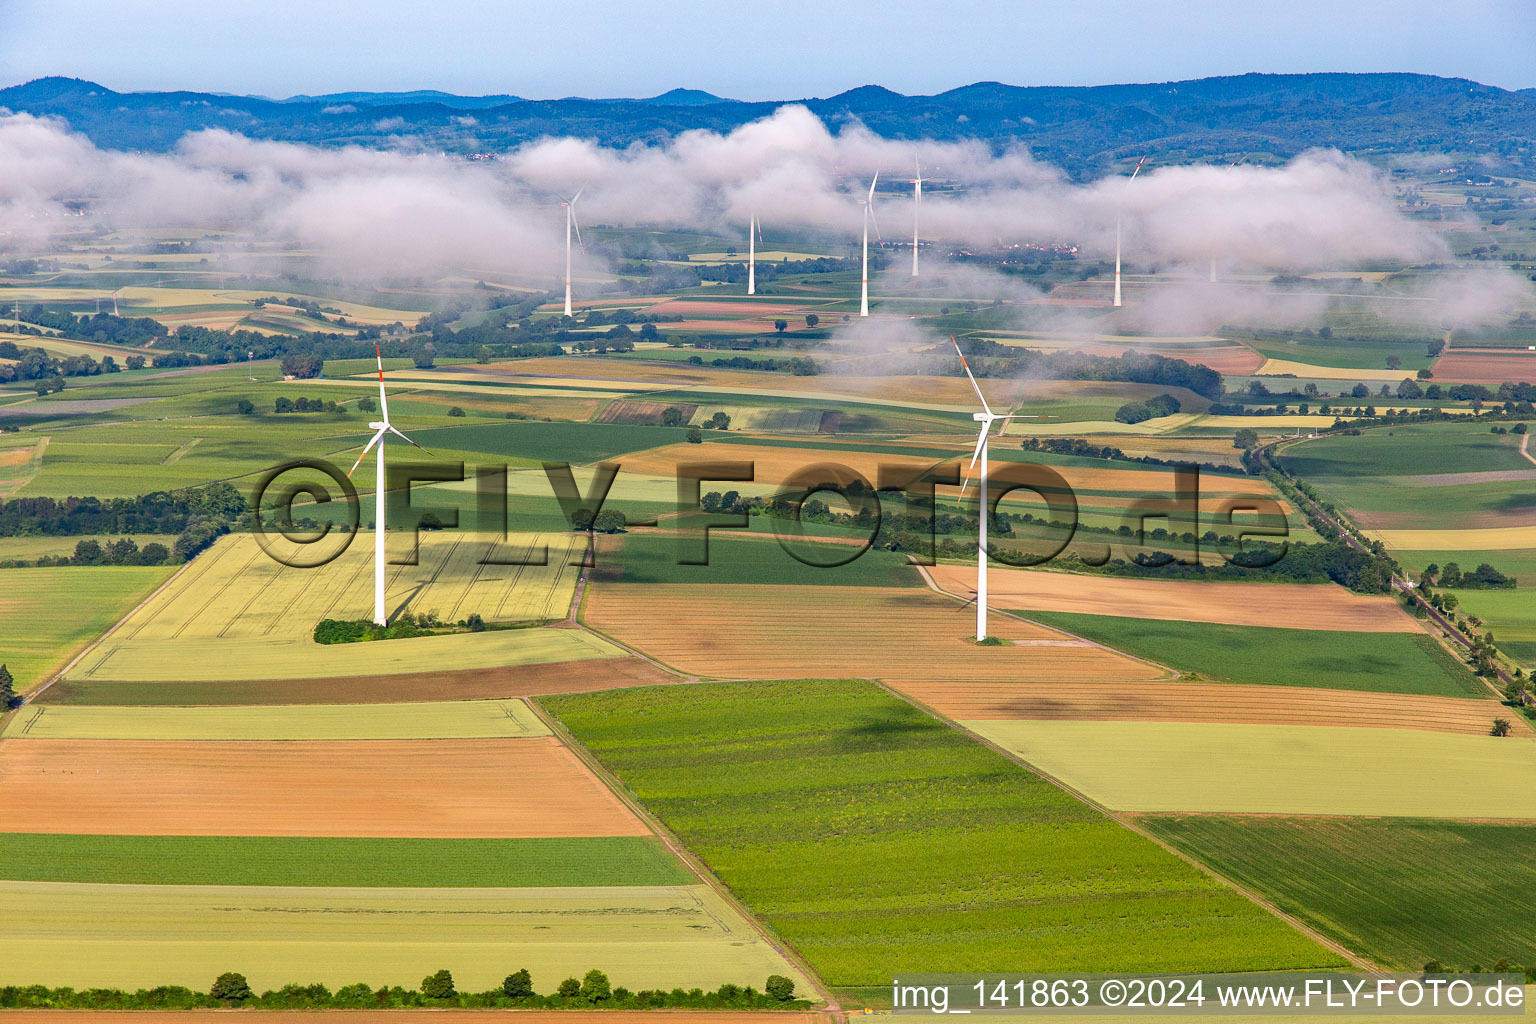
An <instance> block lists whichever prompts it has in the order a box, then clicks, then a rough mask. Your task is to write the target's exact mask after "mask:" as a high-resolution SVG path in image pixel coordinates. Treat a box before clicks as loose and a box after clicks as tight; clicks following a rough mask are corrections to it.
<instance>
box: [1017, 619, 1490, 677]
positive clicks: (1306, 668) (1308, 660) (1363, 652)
mask: <svg viewBox="0 0 1536 1024" xmlns="http://www.w3.org/2000/svg"><path fill="white" fill-rule="evenodd" d="M1023 614H1024V615H1026V616H1028V617H1029V618H1031V619H1034V620H1036V621H1038V622H1043V623H1045V624H1046V625H1048V626H1056V627H1059V628H1061V629H1065V630H1067V631H1068V632H1070V633H1076V634H1078V635H1079V636H1085V637H1087V638H1088V639H1090V640H1095V641H1097V642H1099V643H1101V644H1107V645H1108V646H1110V647H1115V648H1118V649H1119V650H1122V651H1128V652H1129V653H1131V654H1136V655H1139V656H1141V657H1143V658H1148V659H1151V660H1152V661H1155V662H1158V663H1159V664H1163V665H1168V666H1170V667H1172V668H1176V669H1178V670H1179V671H1181V672H1195V673H1199V674H1200V675H1203V676H1208V677H1210V678H1212V679H1221V680H1225V681H1228V682H1233V683H1262V684H1266V685H1270V686H1317V687H1322V688H1324V689H1329V690H1367V691H1370V692H1372V693H1413V694H1426V695H1429V696H1439V697H1487V696H1490V694H1489V691H1488V689H1487V687H1485V686H1483V685H1482V684H1481V683H1480V682H1478V681H1477V677H1476V676H1474V675H1472V673H1471V672H1469V671H1468V670H1467V669H1466V667H1465V666H1463V665H1462V664H1461V663H1460V662H1458V661H1457V660H1456V659H1455V658H1453V657H1452V656H1451V655H1449V654H1447V653H1446V652H1445V650H1444V649H1443V648H1441V647H1440V645H1439V644H1437V643H1435V641H1434V640H1433V639H1432V638H1431V637H1428V636H1424V635H1423V634H1419V633H1355V632H1346V631H1343V630H1324V629H1281V628H1276V627H1273V626H1226V625H1218V624H1214V623H1209V622H1175V621H1171V620H1166V619H1133V618H1123V617H1120V616H1114V615H1086V614H1081V613H1078V612H1034V611H1031V612H1024V613H1023Z"/></svg>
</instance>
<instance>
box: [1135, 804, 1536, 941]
mask: <svg viewBox="0 0 1536 1024" xmlns="http://www.w3.org/2000/svg"><path fill="white" fill-rule="evenodd" d="M1141 822H1142V824H1143V825H1145V826H1146V827H1147V828H1148V829H1150V830H1151V831H1152V833H1153V834H1154V835H1156V836H1157V837H1158V838H1160V839H1162V840H1164V841H1165V842H1168V843H1170V844H1172V845H1173V846H1175V847H1177V848H1178V849H1179V850H1181V851H1183V852H1184V853H1187V854H1189V855H1190V856H1192V857H1196V858H1198V859H1199V860H1201V861H1203V862H1204V863H1206V864H1209V865H1211V866H1212V867H1213V868H1215V869H1216V870H1217V871H1220V872H1221V873H1222V874H1223V875H1225V876H1226V877H1228V878H1231V879H1232V880H1234V881H1236V882H1239V883H1240V884H1242V885H1246V886H1248V887H1250V888H1252V889H1254V890H1255V891H1257V892H1259V893H1262V894H1263V895H1264V896H1265V897H1267V898H1268V899H1270V900H1272V901H1273V902H1274V903H1275V905H1276V906H1278V907H1279V908H1280V909H1282V910H1284V911H1286V912H1287V913H1290V914H1295V915H1296V916H1297V917H1299V918H1301V919H1302V920H1303V921H1306V922H1307V923H1308V924H1310V925H1312V926H1313V927H1314V928H1316V929H1317V930H1318V931H1320V932H1322V933H1323V934H1325V935H1327V936H1329V937H1330V938H1333V939H1336V940H1338V941H1339V942H1340V943H1342V944H1343V945H1344V946H1346V947H1348V948H1349V949H1351V950H1354V951H1355V952H1357V953H1360V954H1362V955H1364V956H1366V957H1368V958H1370V959H1372V960H1374V961H1376V962H1377V963H1379V964H1381V965H1382V966H1384V967H1387V968H1390V969H1393V970H1415V969H1417V968H1419V967H1420V966H1422V965H1423V964H1424V963H1425V962H1426V961H1429V960H1432V959H1433V960H1439V961H1440V962H1442V963H1444V964H1448V965H1450V966H1451V967H1453V968H1455V969H1460V970H1465V969H1466V968H1468V967H1470V966H1472V965H1473V964H1480V965H1481V966H1482V967H1484V968H1485V969H1487V968H1490V967H1491V966H1492V965H1493V964H1494V963H1495V962H1496V961H1497V960H1498V959H1499V958H1500V957H1508V958H1509V959H1510V960H1511V961H1512V962H1514V963H1516V964H1521V965H1529V964H1536V932H1533V931H1532V930H1531V928H1530V922H1531V921H1532V920H1533V918H1536V860H1533V859H1532V857H1531V849H1532V846H1533V844H1536V826H1531V825H1496V824H1487V823H1481V822H1464V821H1417V820H1407V819H1405V820H1397V821H1373V820H1361V819H1343V820H1336V821H1327V820H1319V819H1316V818H1307V819H1286V818H1221V817H1210V816H1200V817H1187V818H1172V817H1167V818H1165V817H1147V818H1143V819H1141Z"/></svg>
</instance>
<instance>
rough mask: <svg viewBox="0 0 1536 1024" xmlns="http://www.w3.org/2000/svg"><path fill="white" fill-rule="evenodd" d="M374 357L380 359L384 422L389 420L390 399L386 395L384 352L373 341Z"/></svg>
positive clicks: (380, 397) (381, 401)
mask: <svg viewBox="0 0 1536 1024" xmlns="http://www.w3.org/2000/svg"><path fill="white" fill-rule="evenodd" d="M373 357H374V358H375V359H377V360H378V361H379V411H380V412H381V413H382V414H383V416H384V422H385V423H388V422H389V399H388V398H386V397H385V396H384V353H383V351H382V350H381V349H380V348H379V343H378V342H374V343H373Z"/></svg>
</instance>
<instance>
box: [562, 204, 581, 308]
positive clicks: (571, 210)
mask: <svg viewBox="0 0 1536 1024" xmlns="http://www.w3.org/2000/svg"><path fill="white" fill-rule="evenodd" d="M585 191H586V188H585V187H582V188H579V189H577V190H576V194H575V195H573V196H571V198H569V199H565V200H562V201H561V203H560V205H561V206H563V207H565V315H566V316H570V315H571V229H572V228H574V229H575V230H576V242H577V244H578V245H581V225H580V224H578V223H576V200H578V199H580V198H581V194H582V193H583V192H585ZM581 250H582V252H586V250H587V247H586V246H585V245H582V246H581Z"/></svg>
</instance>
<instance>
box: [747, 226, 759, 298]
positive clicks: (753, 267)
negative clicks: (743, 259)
mask: <svg viewBox="0 0 1536 1024" xmlns="http://www.w3.org/2000/svg"><path fill="white" fill-rule="evenodd" d="M761 237H763V222H762V221H760V220H758V219H757V211H756V210H753V211H752V219H751V220H750V221H749V222H748V223H747V294H748V295H756V294H757V240H758V239H759V238H761Z"/></svg>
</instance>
